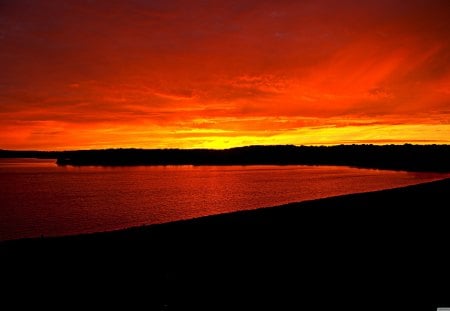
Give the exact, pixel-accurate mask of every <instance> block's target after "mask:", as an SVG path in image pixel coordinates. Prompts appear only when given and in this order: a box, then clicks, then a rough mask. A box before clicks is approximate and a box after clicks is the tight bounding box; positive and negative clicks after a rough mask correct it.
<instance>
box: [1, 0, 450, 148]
mask: <svg viewBox="0 0 450 311" xmlns="http://www.w3.org/2000/svg"><path fill="white" fill-rule="evenodd" d="M0 68H1V70H0V71H1V74H0V149H2V148H3V149H40V150H62V149H91V148H109V147H142V148H166V147H170V148H172V147H175V148H198V147H202V148H203V147H206V148H225V147H234V146H242V145H255V144H296V145H300V144H307V145H316V144H319V145H330V144H341V143H343V144H349V143H374V144H390V143H395V144H403V143H420V144H430V143H445V144H447V143H450V135H449V133H450V2H449V1H441V0H428V1H421V0H412V1H403V0H376V1H375V0H373V1H372V0H368V1H351V0H344V1H333V0H315V1H280V0H277V1H257V0H243V1H224V0H218V1H173V0H165V1H162V0H156V1H150V0H149V1H144V0H132V1H88V0H73V1H50V0H49V1H44V0H41V1H32V0H5V1H1V2H0Z"/></svg>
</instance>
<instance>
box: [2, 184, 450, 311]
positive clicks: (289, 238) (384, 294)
mask: <svg viewBox="0 0 450 311" xmlns="http://www.w3.org/2000/svg"><path fill="white" fill-rule="evenodd" d="M449 190H450V179H446V180H442V181H437V182H432V183H427V184H422V185H416V186H409V187H405V188H399V189H393V190H385V191H379V192H372V193H363V194H354V195H346V196H339V197H333V198H328V199H322V200H316V201H309V202H303V203H295V204H289V205H285V206H281V207H274V208H265V209H258V210H254V211H243V212H237V213H232V214H224V215H218V216H210V217H204V218H199V219H193V220H188V221H179V222H174V223H168V224H162V225H153V226H145V227H138V228H132V229H127V230H122V231H116V232H110V233H98V234H90V235H80V236H71V237H62V238H41V239H39V238H38V239H26V240H18V241H10V242H3V243H0V258H1V269H2V271H1V272H2V283H3V284H4V285H5V286H4V289H3V290H2V300H3V302H4V303H5V299H6V300H8V299H12V300H14V306H15V307H17V308H19V309H20V306H21V304H22V303H30V301H31V302H32V303H33V306H34V307H35V308H38V307H40V306H44V307H46V309H48V307H50V306H56V307H61V302H60V301H63V302H64V303H63V306H64V305H70V306H75V307H86V306H89V307H90V308H92V307H94V308H95V307H102V308H103V307H111V306H113V307H116V308H117V307H118V308H119V309H127V310H129V309H140V310H358V311H360V310H386V309H388V310H420V311H435V310H436V308H437V307H442V306H450V282H449V280H450V261H449V260H448V247H449V245H450V235H449V215H450V214H449V209H450V196H449V193H450V192H449ZM11 292H13V293H19V294H20V297H22V298H19V299H17V298H15V297H16V296H12V294H11Z"/></svg>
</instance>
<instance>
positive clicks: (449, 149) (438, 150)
mask: <svg viewBox="0 0 450 311" xmlns="http://www.w3.org/2000/svg"><path fill="white" fill-rule="evenodd" d="M12 157H19V158H23V157H32V158H47V159H56V161H57V164H58V165H73V166H84V165H96V166H131V165H294V164H295V165H345V166H354V167H362V168H376V169H393V170H407V171H429V172H450V161H449V159H450V145H411V144H405V145H384V146H380V145H339V146H294V145H274V146H248V147H237V148H231V149H224V150H216V149H103V150H76V151H11V150H0V158H12Z"/></svg>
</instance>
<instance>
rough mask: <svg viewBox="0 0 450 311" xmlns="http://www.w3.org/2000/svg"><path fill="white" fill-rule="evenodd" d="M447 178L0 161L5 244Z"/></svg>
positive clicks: (336, 170) (345, 170)
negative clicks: (9, 241) (10, 241)
mask: <svg viewBox="0 0 450 311" xmlns="http://www.w3.org/2000/svg"><path fill="white" fill-rule="evenodd" d="M446 176H448V174H447V175H443V174H433V173H408V172H398V171H381V170H371V169H356V168H349V167H339V166H302V165H289V166H262V165H261V166H138V167H59V166H57V165H56V164H55V160H39V159H0V205H1V207H0V240H7V239H16V238H23V237H35V236H41V235H44V236H49V235H51V236H53V235H67V234H76V233H86V232H97V231H108V230H114V229H120V228H126V227H130V226H139V225H143V224H154V223H163V222H170V221H174V220H180V219H188V218H194V217H200V216H205V215H212V214H219V213H226V212H232V211H238V210H247V209H255V208H259V207H267V206H275V205H280V204H285V203H289V202H297V201H304V200H311V199H318V198H323V197H329V196H334V195H341V194H349V193H356V192H365V191H374V190H380V189H386V188H394V187H400V186H405V185H411V184H417V183H422V182H427V181H432V180H437V179H441V178H443V177H446Z"/></svg>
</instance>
